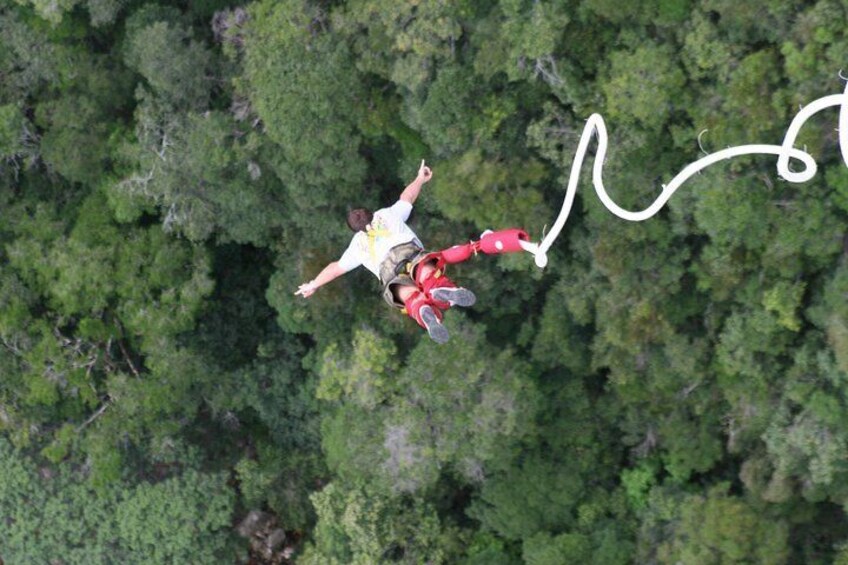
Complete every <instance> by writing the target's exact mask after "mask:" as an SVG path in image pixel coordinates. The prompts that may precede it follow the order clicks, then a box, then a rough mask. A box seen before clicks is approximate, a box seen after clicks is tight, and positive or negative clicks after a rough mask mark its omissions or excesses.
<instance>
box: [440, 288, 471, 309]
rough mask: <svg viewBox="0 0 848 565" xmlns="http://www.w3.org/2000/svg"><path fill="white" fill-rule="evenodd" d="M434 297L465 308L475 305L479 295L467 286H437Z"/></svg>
mask: <svg viewBox="0 0 848 565" xmlns="http://www.w3.org/2000/svg"><path fill="white" fill-rule="evenodd" d="M433 298H435V299H436V300H440V301H442V302H450V304H451V306H462V307H463V308H467V307H469V306H474V303H475V302H477V297H476V296H475V295H474V293H473V292H471V291H470V290H468V289H467V288H437V289H435V290H434V291H433Z"/></svg>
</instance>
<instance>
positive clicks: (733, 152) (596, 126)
mask: <svg viewBox="0 0 848 565" xmlns="http://www.w3.org/2000/svg"><path fill="white" fill-rule="evenodd" d="M839 76H840V77H842V74H841V71H840V75H839ZM831 106H839V107H840V110H839V129H838V131H839V149H840V151H841V153H842V160H843V161H844V162H845V165H846V166H848V109H846V108H848V83H846V85H845V90H844V91H843V92H842V94H831V95H829V96H824V97H822V98H818V99H817V100H815V101H813V102H811V103H810V104H809V105H807V106H805V107H804V108H802V109H801V110H800V111H799V112H798V113H797V114H796V115H795V117H794V118H793V119H792V122H791V123H790V124H789V129H787V130H786V135H785V136H784V138H783V144H782V145H762V144H752V145H739V146H736V147H728V148H727V149H722V150H721V151H716V152H715V153H710V154H708V155H706V156H705V157H702V158H701V159H698V160H697V161H695V162H694V163H691V164H689V165H687V166H686V167H685V168H684V169H683V170H682V171H680V172H679V173H677V176H675V177H674V178H673V179H671V182H669V183H668V184H664V185H663V190H662V193H661V194H660V195H659V197H657V199H656V200H654V202H653V204H651V205H650V206H648V207H647V208H645V209H644V210H642V211H641V212H631V211H629V210H625V209H624V208H622V207H620V206H619V205H618V204H616V203H615V202H613V200H612V199H611V198H610V197H609V194H607V190H606V188H605V187H604V181H603V172H604V160H605V159H606V154H607V144H608V141H609V139H608V136H607V127H606V124H605V123H604V118H603V117H602V116H601V115H600V114H592V115H591V116H589V119H588V120H586V125H585V127H584V128H583V133H582V135H581V136H580V143H579V144H578V146H577V152H576V153H575V155H574V161H573V163H572V165H571V174H570V176H569V178H568V187H567V189H566V191H565V200H564V201H563V203H562V208H561V209H560V211H559V216H557V219H556V221H555V222H554V225H553V227H552V228H551V231H550V232H549V233H548V234H547V235H546V236H545V237H544V239H543V240H542V241H541V243H532V242H527V241H521V242H520V244H521V247H522V248H523V249H524V250H525V251H527V252H528V253H531V254H532V255H534V256H535V262H536V266H537V267H539V268H544V267H545V266H546V265H547V264H548V256H547V251H548V249H550V247H551V245H553V243H554V241H556V238H557V237H558V236H559V233H560V231H562V228H563V226H564V225H565V222H566V220H567V219H568V215H569V214H570V213H571V206H572V205H573V204H574V195H575V194H576V193H577V183H578V181H579V180H580V169H581V168H582V166H583V159H584V158H585V157H586V151H587V150H588V149H589V143H590V142H591V141H592V135H593V134H595V133H597V135H598V152H597V154H596V155H595V162H594V165H593V167H592V184H593V185H594V187H595V192H596V193H597V194H598V198H600V200H601V202H602V203H603V205H604V206H606V208H607V210H609V211H610V212H612V213H613V214H615V215H616V216H618V217H619V218H621V219H623V220H629V221H631V222H641V221H643V220H647V219H648V218H651V217H652V216H653V215H654V214H656V213H657V212H659V211H660V209H661V208H662V207H663V206H665V204H666V202H668V199H669V198H671V196H672V195H673V194H674V193H675V191H676V190H677V189H678V188H680V186H681V185H682V184H683V183H685V182H686V181H687V180H689V178H690V177H691V176H692V175H694V174H696V173H698V172H700V171H702V170H703V169H706V168H707V167H709V166H710V165H712V164H713V163H717V162H718V161H723V160H725V159H730V158H732V157H739V156H741V155H777V174H778V175H779V176H780V177H781V178H783V179H785V180H787V181H789V182H793V183H801V182H807V181H808V180H810V179H811V178H813V177H814V176H815V174H816V170H817V168H818V167H817V165H816V161H815V159H813V157H812V156H811V155H810V154H809V153H807V152H806V151H802V150H800V149H796V148H795V140H796V139H797V137H798V133H799V132H800V131H801V128H802V127H803V126H804V123H806V121H807V120H808V119H810V117H812V116H813V115H814V114H817V113H818V112H821V111H822V110H824V109H826V108H830V107H831ZM790 159H796V160H798V161H801V162H802V163H803V164H804V168H803V170H801V171H798V172H795V171H791V170H789V160H790Z"/></svg>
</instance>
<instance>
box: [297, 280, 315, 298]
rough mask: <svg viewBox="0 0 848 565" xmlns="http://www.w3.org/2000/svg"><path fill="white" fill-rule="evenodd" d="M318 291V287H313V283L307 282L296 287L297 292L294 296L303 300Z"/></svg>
mask: <svg viewBox="0 0 848 565" xmlns="http://www.w3.org/2000/svg"><path fill="white" fill-rule="evenodd" d="M316 290H318V287H316V286H315V281H309V282H308V283H303V284H302V285H300V286H299V287H297V291H296V292H295V293H294V295H295V296H298V295H300V296H302V297H304V298H309V297H310V296H312V295H313V294H315V291H316Z"/></svg>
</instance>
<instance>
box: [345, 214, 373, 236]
mask: <svg viewBox="0 0 848 565" xmlns="http://www.w3.org/2000/svg"><path fill="white" fill-rule="evenodd" d="M373 217H374V214H372V213H371V210H369V209H367V208H355V209H353V210H351V211H350V212H348V213H347V227H349V228H350V229H351V230H353V231H355V232H357V231H365V226H367V225H368V224H370V223H371V218H373Z"/></svg>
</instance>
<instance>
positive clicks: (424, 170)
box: [400, 159, 433, 204]
mask: <svg viewBox="0 0 848 565" xmlns="http://www.w3.org/2000/svg"><path fill="white" fill-rule="evenodd" d="M431 178H433V171H431V170H430V167H425V166H424V159H422V160H421V166H420V167H418V176H417V177H415V180H414V181H412V182H411V183H409V184H408V185H407V187H406V188H404V189H403V192H401V194H400V199H401V200H404V201H406V202H409V203H410V204H415V199H416V198H418V193H420V192H421V187H422V186H424V183H426V182H429V181H430V179H431Z"/></svg>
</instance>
